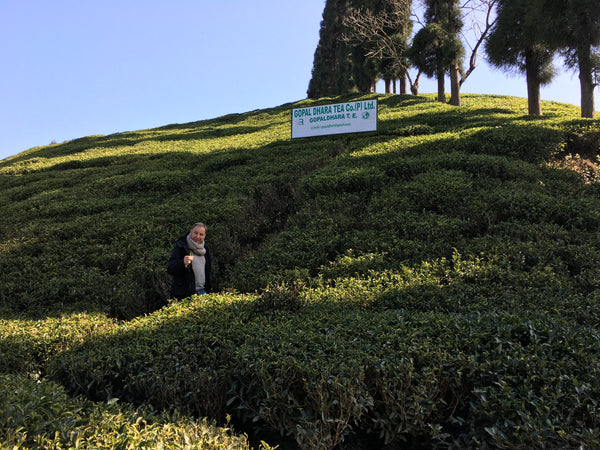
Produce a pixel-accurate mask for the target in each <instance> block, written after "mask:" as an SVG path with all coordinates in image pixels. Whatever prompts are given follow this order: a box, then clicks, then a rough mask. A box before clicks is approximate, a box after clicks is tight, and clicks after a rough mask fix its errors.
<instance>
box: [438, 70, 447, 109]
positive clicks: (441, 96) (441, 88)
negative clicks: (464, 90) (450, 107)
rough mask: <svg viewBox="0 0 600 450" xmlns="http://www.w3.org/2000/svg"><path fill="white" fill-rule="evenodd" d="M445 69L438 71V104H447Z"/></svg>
mask: <svg viewBox="0 0 600 450" xmlns="http://www.w3.org/2000/svg"><path fill="white" fill-rule="evenodd" d="M444 76H445V74H444V69H438V71H437V86H438V96H437V99H438V102H440V103H446V84H445V80H444Z"/></svg>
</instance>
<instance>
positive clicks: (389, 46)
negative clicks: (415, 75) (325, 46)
mask: <svg viewBox="0 0 600 450" xmlns="http://www.w3.org/2000/svg"><path fill="white" fill-rule="evenodd" d="M411 3H412V1H411V0H387V1H386V2H385V8H383V9H382V10H380V11H373V10H371V9H370V8H368V7H366V8H361V9H355V10H354V11H352V12H351V13H350V14H349V15H348V16H347V17H346V19H345V20H344V26H345V29H346V32H345V33H344V35H343V36H342V39H344V40H345V41H346V42H349V43H356V42H360V43H362V44H363V45H364V48H366V54H365V56H366V57H367V58H370V59H375V60H379V61H386V62H387V68H386V71H387V72H390V73H395V74H397V75H398V77H401V78H404V77H405V76H406V75H407V63H406V58H405V52H406V49H407V47H408V35H409V34H410V31H411V29H412V23H411V21H410V10H411ZM408 79H409V82H410V84H411V90H413V81H412V79H411V77H410V76H408ZM417 80H418V79H417ZM417 85H418V81H417ZM413 92H414V90H413Z"/></svg>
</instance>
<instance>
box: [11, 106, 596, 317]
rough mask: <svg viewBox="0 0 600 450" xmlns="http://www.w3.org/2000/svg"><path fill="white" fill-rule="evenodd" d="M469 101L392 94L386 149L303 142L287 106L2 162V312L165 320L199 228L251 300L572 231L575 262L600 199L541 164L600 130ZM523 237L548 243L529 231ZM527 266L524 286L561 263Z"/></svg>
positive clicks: (550, 114)
mask: <svg viewBox="0 0 600 450" xmlns="http://www.w3.org/2000/svg"><path fill="white" fill-rule="evenodd" d="M357 98H358V97H357ZM337 100H340V101H341V100H345V99H332V100H330V101H329V102H332V101H337ZM465 100H466V106H465V107H464V108H459V109H453V108H450V107H448V106H447V105H440V104H438V103H436V102H432V101H430V99H427V98H425V97H418V98H415V97H411V96H405V97H402V96H389V97H382V98H381V100H380V114H379V132H378V133H377V134H367V135H353V136H332V137H324V138H315V139H312V140H294V141H292V140H290V109H291V108H292V106H293V105H284V106H282V107H279V108H274V109H270V110H264V111H255V112H250V113H246V114H239V115H231V116H226V117H222V118H218V119H215V120H209V121H202V122H196V123H189V124H183V125H170V126H166V127H162V128H157V129H151V130H142V131H136V132H129V133H120V134H116V135H111V136H97V137H96V136H92V137H86V138H82V139H77V140H74V141H71V142H65V143H62V144H55V145H51V146H47V147H39V148H35V149H31V150H29V151H27V152H24V153H22V154H20V155H17V156H16V157H13V158H10V159H8V160H7V161H4V162H2V163H0V192H1V193H2V195H1V196H0V242H1V243H2V244H1V247H0V299H1V300H0V305H1V306H2V307H3V308H8V309H14V310H16V311H23V310H31V311H33V310H38V309H39V307H40V306H42V307H49V308H52V306H53V305H60V307H61V308H62V307H64V306H67V305H72V306H73V308H75V309H77V308H84V309H86V310H89V309H90V308H99V309H100V310H104V311H107V312H109V313H110V314H113V315H116V316H118V317H132V316H135V315H139V314H141V313H145V312H148V311H151V310H153V309H155V308H156V307H158V306H160V305H162V304H164V300H165V297H166V290H165V286H166V285H167V284H168V280H166V278H165V277H166V276H165V274H164V267H165V261H166V259H167V258H168V254H169V252H170V249H171V245H172V243H173V242H174V241H175V240H176V238H177V237H178V236H180V235H181V234H183V233H185V232H186V230H187V228H188V227H189V224H190V223H194V222H195V221H198V220H201V221H204V222H206V223H207V224H209V227H210V231H209V241H210V242H211V244H212V246H213V247H214V249H213V250H214V252H213V253H214V254H215V256H216V259H217V268H216V271H215V272H216V275H217V283H218V286H219V287H220V289H231V288H234V289H240V290H250V291H252V290H255V289H261V288H263V287H265V286H266V285H267V284H269V283H273V282H276V281H278V280H287V279H294V278H295V277H296V276H299V277H301V278H302V277H305V276H306V275H310V276H314V275H316V274H317V273H318V272H319V270H320V268H321V267H322V266H323V265H328V264H329V263H330V262H332V261H335V260H336V259H337V258H338V257H340V256H342V255H344V254H345V253H346V252H347V251H350V250H351V249H352V251H354V252H357V255H361V254H371V253H376V254H387V255H389V256H388V257H387V258H386V260H390V261H397V262H401V263H402V264H403V263H404V262H405V261H407V262H409V263H410V264H411V265H413V264H420V263H421V262H424V261H432V260H437V259H439V258H443V257H445V258H451V257H452V254H453V249H457V251H458V252H459V253H460V254H469V255H472V256H478V255H480V253H481V252H486V253H488V254H489V257H490V258H496V257H500V256H498V255H497V253H496V252H497V251H500V252H501V253H500V254H501V255H502V256H501V257H502V258H508V259H511V258H521V256H518V255H520V254H524V252H525V253H527V252H534V253H535V252H536V251H535V249H530V250H528V249H525V248H519V249H517V248H514V249H511V248H510V247H511V246H510V245H509V246H506V242H505V241H508V242H512V243H513V245H512V246H518V247H523V246H527V245H529V246H531V245H532V244H531V242H532V240H533V241H536V240H537V239H538V237H537V236H541V238H542V239H544V240H547V239H549V238H550V236H556V239H563V236H562V235H563V234H565V235H568V236H567V237H566V238H567V240H566V241H565V247H564V248H565V249H563V252H568V250H566V249H568V248H570V247H571V246H572V245H576V244H572V243H571V241H572V240H573V239H580V238H578V237H577V235H578V233H579V232H580V231H581V232H593V231H595V229H594V227H595V225H593V224H596V223H598V221H597V216H596V215H595V214H596V212H595V211H597V208H596V207H595V204H594V202H595V201H596V197H597V196H596V194H595V192H596V191H595V190H596V187H595V186H591V187H590V186H585V185H583V183H581V182H580V181H579V180H578V179H577V177H576V176H572V175H570V174H569V173H565V172H564V171H556V170H551V169H548V168H547V167H545V166H544V164H543V163H544V162H545V161H546V160H548V159H549V158H550V157H551V156H552V155H554V154H557V152H559V153H558V154H559V156H560V152H562V155H567V154H569V153H573V154H575V153H582V152H581V151H580V150H579V147H577V146H575V147H577V148H574V149H572V148H569V145H571V144H572V143H573V141H574V139H573V137H578V136H580V135H581V134H582V133H585V130H587V129H588V128H587V127H596V125H595V122H591V121H590V122H585V121H581V120H579V119H578V118H577V117H576V111H575V108H572V107H568V106H565V105H558V104H547V105H545V111H546V116H545V117H543V118H541V119H531V118H529V117H527V116H525V115H524V113H525V111H524V109H523V108H524V106H523V102H522V100H519V99H509V98H502V97H485V96H484V97H471V96H466V98H465ZM300 104H302V105H303V104H310V102H308V101H305V102H301V103H300ZM594 129H596V128H594ZM596 133H597V132H596ZM579 141H583V139H579ZM578 144H579V146H581V145H580V144H581V143H580V142H578ZM592 150H593V146H592ZM525 224H527V226H529V225H531V226H535V227H537V228H538V230H537V231H536V232H535V236H534V235H531V233H533V231H523V232H518V229H519V228H523V227H524V226H525ZM580 227H583V229H582V230H580ZM590 227H591V228H590ZM571 231H573V232H571ZM569 236H570V237H569ZM492 241H496V242H494V243H492ZM578 242H579V241H578ZM535 247H538V246H537V245H535ZM553 247H554V246H553ZM556 251H558V249H556V248H554V250H553V252H556ZM523 257H525V256H523ZM528 258H529V259H528V262H527V263H526V264H525V266H526V267H524V269H526V271H527V272H529V271H530V270H531V269H533V268H536V267H540V268H544V267H546V263H548V262H551V261H554V262H556V260H557V256H555V255H530V256H529V257H528ZM582 258H584V257H583V256H581V255H578V256H575V255H572V256H571V259H582ZM562 259H565V256H564V255H563V256H562V257H561V260H562ZM390 264H392V265H394V264H395V263H393V262H391V263H390ZM530 266H531V267H530ZM563 266H567V267H563ZM571 266H576V267H571ZM549 267H552V266H549ZM568 267H571V268H570V269H569V268H568ZM586 267H587V265H586V263H585V262H583V261H570V262H562V263H561V267H560V269H558V268H557V269H556V270H559V272H561V273H562V272H563V271H565V270H566V272H565V275H567V274H570V272H569V271H571V272H573V270H575V271H577V274H576V275H580V274H581V273H580V272H581V270H584V272H585V269H586ZM78 305H80V306H78ZM43 309H44V308H42V310H43Z"/></svg>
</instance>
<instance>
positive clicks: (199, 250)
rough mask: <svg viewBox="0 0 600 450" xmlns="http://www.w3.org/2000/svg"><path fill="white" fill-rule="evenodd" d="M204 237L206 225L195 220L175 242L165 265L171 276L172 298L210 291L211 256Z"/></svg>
mask: <svg viewBox="0 0 600 450" xmlns="http://www.w3.org/2000/svg"><path fill="white" fill-rule="evenodd" d="M205 238H206V225H204V224H203V223H202V222H197V223H195V224H194V225H192V229H191V230H190V232H189V233H188V234H187V235H185V236H182V237H181V238H179V240H178V241H177V243H176V244H175V248H174V249H173V251H172V252H171V258H170V259H169V265H168V267H167V272H168V273H169V274H170V275H172V276H173V281H172V283H171V296H172V297H173V298H176V299H182V298H185V297H189V296H191V295H194V294H198V295H204V294H206V293H207V292H210V291H211V283H210V274H211V257H210V251H209V250H208V246H207V245H206V242H205Z"/></svg>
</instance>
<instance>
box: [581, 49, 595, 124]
mask: <svg viewBox="0 0 600 450" xmlns="http://www.w3.org/2000/svg"><path fill="white" fill-rule="evenodd" d="M577 54H578V59H579V85H580V87H581V117H585V118H589V119H593V118H594V115H595V113H594V88H595V87H596V86H595V85H594V78H593V76H592V59H591V52H590V47H589V46H587V47H585V48H582V47H580V48H579V49H577Z"/></svg>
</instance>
